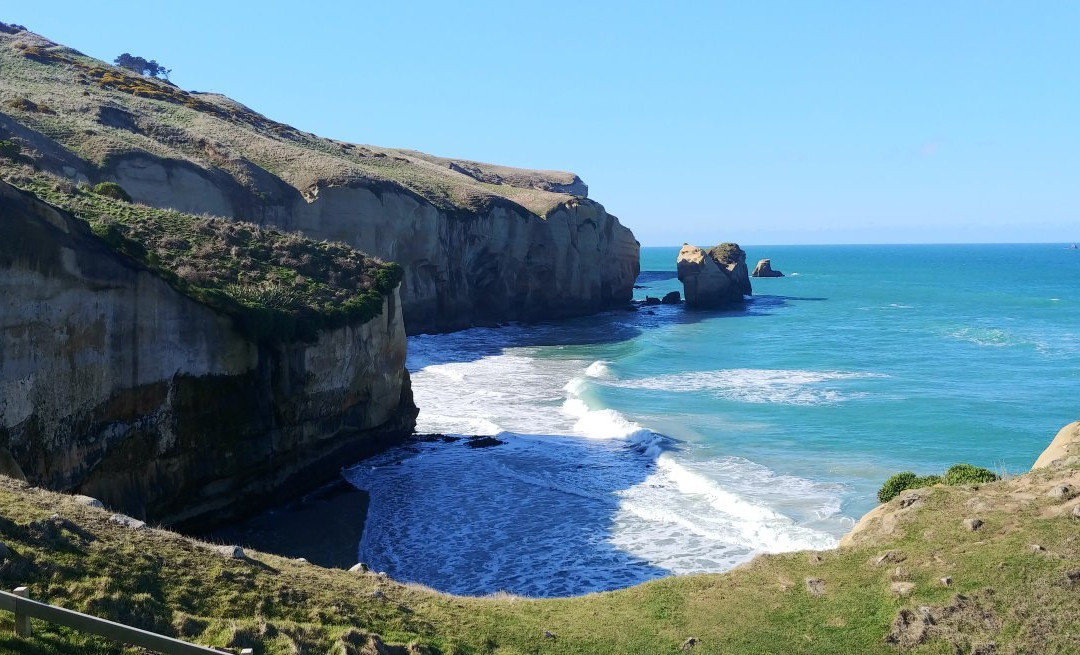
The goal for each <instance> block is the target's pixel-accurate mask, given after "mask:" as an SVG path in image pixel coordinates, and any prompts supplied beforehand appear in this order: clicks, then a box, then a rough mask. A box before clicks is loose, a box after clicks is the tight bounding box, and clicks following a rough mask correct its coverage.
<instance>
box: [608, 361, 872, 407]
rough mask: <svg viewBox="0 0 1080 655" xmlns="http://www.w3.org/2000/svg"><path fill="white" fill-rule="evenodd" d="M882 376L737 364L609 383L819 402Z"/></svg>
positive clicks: (848, 395) (847, 394)
mask: <svg viewBox="0 0 1080 655" xmlns="http://www.w3.org/2000/svg"><path fill="white" fill-rule="evenodd" d="M880 377H884V376H882V375H880V374H875V373H861V372H850V371H805V370H779V369H749V368H738V369H721V370H717V371H700V372H686V373H675V374H667V375H659V376H654V377H647V378H639V379H636V380H617V381H610V382H608V384H611V385H613V386H618V387H623V388H628V389H647V390H652V391H671V392H706V393H710V394H712V395H713V396H716V397H718V398H723V399H726V400H733V401H739V402H746V403H777V404H785V405H820V404H833V403H839V402H843V401H845V400H851V399H854V398H861V397H864V396H865V391H861V390H852V391H848V390H845V389H843V388H842V385H843V383H844V382H845V381H849V380H865V379H870V378H880ZM830 384H831V385H832V386H829V385H830Z"/></svg>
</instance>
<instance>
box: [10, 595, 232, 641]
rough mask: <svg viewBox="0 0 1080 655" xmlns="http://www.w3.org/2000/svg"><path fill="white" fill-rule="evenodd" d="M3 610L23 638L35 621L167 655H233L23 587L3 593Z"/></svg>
mask: <svg viewBox="0 0 1080 655" xmlns="http://www.w3.org/2000/svg"><path fill="white" fill-rule="evenodd" d="M0 611H7V612H14V613H15V634H17V635H19V636H20V637H29V636H31V628H30V619H32V618H34V619H39V620H41V621H47V622H49V623H55V624H56V625H62V626H66V627H68V628H72V629H74V630H78V631H80V632H89V633H90V634H95V635H98V636H101V637H105V638H107V639H112V640H113V641H118V642H121V643H125V644H131V645H132V646H140V647H142V648H148V649H150V650H153V651H157V652H159V653H163V654H164V655H221V654H222V653H227V652H230V651H221V650H216V649H213V648H208V647H206V646H198V645H196V644H192V643H188V642H186V641H180V640H179V639H173V638H172V637H166V636H165V635H159V634H157V633H154V632H147V631H146V630H140V629H139V628H133V627H131V626H127V625H123V624H121V623H114V622H113V621H108V620H106V619H99V618H98V617H96V616H90V615H89V614H83V613H81V612H76V611H73V610H69V609H64V608H63V607H56V606H55V605H49V604H48V603H41V602H38V601H36V600H30V598H29V594H28V593H27V589H26V587H19V588H18V589H16V590H15V593H9V592H6V591H0ZM240 655H251V649H247V648H245V649H244V650H242V651H240Z"/></svg>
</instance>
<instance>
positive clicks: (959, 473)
mask: <svg viewBox="0 0 1080 655" xmlns="http://www.w3.org/2000/svg"><path fill="white" fill-rule="evenodd" d="M997 479H998V476H997V475H995V474H994V472H993V471H991V470H990V469H985V468H983V467H981V466H972V465H971V464H953V465H952V466H950V467H949V469H948V470H947V471H945V484H982V483H984V482H993V481H994V480H997Z"/></svg>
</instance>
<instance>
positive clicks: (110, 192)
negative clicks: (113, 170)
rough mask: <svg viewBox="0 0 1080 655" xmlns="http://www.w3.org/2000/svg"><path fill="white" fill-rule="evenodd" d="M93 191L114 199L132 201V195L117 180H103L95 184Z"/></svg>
mask: <svg viewBox="0 0 1080 655" xmlns="http://www.w3.org/2000/svg"><path fill="white" fill-rule="evenodd" d="M91 191H93V192H94V193H96V194H98V195H99V196H105V197H106V198H112V199H113V200H123V201H124V202H131V196H129V195H128V192H127V191H124V187H122V186H120V185H119V184H117V183H116V182H101V183H98V184H95V185H94V187H93V188H92V189H91Z"/></svg>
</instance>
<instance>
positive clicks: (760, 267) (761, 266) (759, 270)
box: [750, 259, 784, 277]
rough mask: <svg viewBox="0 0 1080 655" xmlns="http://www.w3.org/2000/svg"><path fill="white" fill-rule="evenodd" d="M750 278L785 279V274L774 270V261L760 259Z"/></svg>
mask: <svg viewBox="0 0 1080 655" xmlns="http://www.w3.org/2000/svg"><path fill="white" fill-rule="evenodd" d="M750 277H784V274H783V273H781V272H780V271H774V270H773V267H772V260H770V259H759V260H758V263H757V266H755V267H754V272H753V273H751V274H750Z"/></svg>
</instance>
